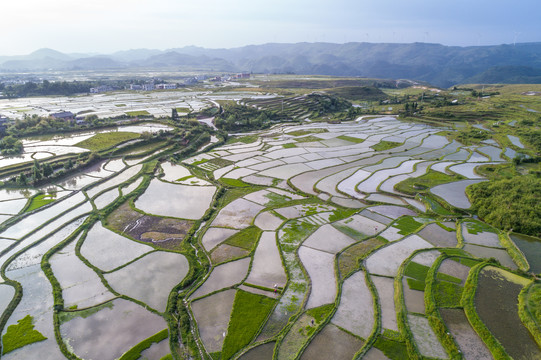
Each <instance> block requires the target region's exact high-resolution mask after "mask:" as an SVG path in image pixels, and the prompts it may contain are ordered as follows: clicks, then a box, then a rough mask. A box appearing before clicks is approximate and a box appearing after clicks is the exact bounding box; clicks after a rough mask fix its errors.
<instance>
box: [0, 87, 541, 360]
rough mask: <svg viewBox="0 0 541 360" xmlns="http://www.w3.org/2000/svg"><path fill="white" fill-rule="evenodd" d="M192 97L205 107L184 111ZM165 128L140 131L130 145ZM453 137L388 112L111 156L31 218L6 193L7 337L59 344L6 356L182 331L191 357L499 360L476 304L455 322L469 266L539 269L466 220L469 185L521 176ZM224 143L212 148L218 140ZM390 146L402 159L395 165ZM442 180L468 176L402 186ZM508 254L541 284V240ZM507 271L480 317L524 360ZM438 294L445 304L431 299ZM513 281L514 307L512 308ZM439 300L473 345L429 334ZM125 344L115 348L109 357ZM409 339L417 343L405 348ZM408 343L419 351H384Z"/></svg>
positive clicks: (2, 203) (494, 147)
mask: <svg viewBox="0 0 541 360" xmlns="http://www.w3.org/2000/svg"><path fill="white" fill-rule="evenodd" d="M181 93H182V92H179V94H181ZM224 95H225V96H229V95H227V94H224ZM231 96H232V97H235V96H242V95H231ZM162 100H163V101H166V100H165V99H162ZM170 100H171V101H173V99H170ZM114 101H116V102H119V103H120V101H122V103H126V104H128V103H129V102H130V101H132V100H130V99H129V98H125V99H120V98H118V99H116V100H114ZM167 101H169V100H167ZM175 101H179V104H180V102H186V103H190V104H192V103H191V102H190V101H192V100H191V99H182V96H180V97H179V98H178V99H177V100H175ZM206 102H207V99H199V100H197V101H195V100H194V101H193V104H192V105H193V107H194V108H197V107H202V106H204V104H205V103H206ZM171 104H172V103H171ZM171 104H169V105H167V106H170V105H171ZM179 106H180V105H179ZM182 107H189V106H187V105H186V104H184V105H182ZM116 110H117V111H122V109H116ZM158 113H159V112H156V114H158ZM161 126H164V125H163V124H162V125H161ZM160 129H162V130H163V129H164V128H163V127H160V125H156V126H154V125H152V126H151V125H150V124H146V125H145V124H141V125H133V126H125V127H124V129H122V131H129V132H134V133H141V132H143V131H159V130H160ZM439 132H440V129H436V128H433V127H431V126H429V125H421V124H415V123H413V122H408V123H404V122H401V121H399V120H398V119H397V118H395V117H391V116H387V117H374V118H369V119H359V120H358V121H351V122H344V123H342V124H330V123H316V122H314V123H309V124H308V123H307V124H304V125H303V124H300V125H299V124H290V126H284V125H280V124H277V125H275V126H273V127H272V128H271V129H268V130H264V131H260V132H257V133H250V134H242V135H238V136H231V138H232V139H236V138H243V139H244V140H245V141H247V143H243V142H233V141H231V142H228V143H226V144H223V143H222V144H223V145H220V146H217V147H214V148H211V150H205V151H202V152H194V153H192V154H191V155H190V156H184V157H182V156H175V155H172V156H170V155H168V154H171V153H172V152H173V151H176V150H171V152H169V153H167V152H163V151H164V150H163V148H161V149H155V151H154V150H153V149H152V148H151V147H149V148H148V149H146V150H145V153H144V154H142V153H141V155H136V156H140V158H134V156H133V154H132V155H130V156H128V157H127V158H126V157H124V158H123V157H122V156H121V155H114V156H112V157H111V158H104V159H101V160H100V162H99V164H96V165H94V166H92V167H90V168H88V169H85V170H84V171H81V172H79V173H77V174H74V175H70V176H69V178H66V179H63V180H62V181H58V182H57V184H56V186H57V189H58V190H59V192H58V195H57V198H55V199H54V200H53V201H52V202H50V203H48V204H45V205H44V206H43V207H41V208H37V209H35V210H33V211H32V212H30V213H22V211H24V208H25V207H26V206H27V204H28V203H29V199H30V198H31V197H32V196H33V195H35V194H37V193H38V190H37V189H30V188H29V189H28V190H27V191H23V190H17V191H12V190H10V191H8V190H0V216H5V218H0V220H1V219H5V222H4V224H3V225H2V227H1V228H0V264H2V267H3V273H2V277H3V281H4V282H6V283H5V284H0V309H1V310H2V311H4V313H3V317H4V320H5V321H6V326H4V328H3V329H2V331H3V332H2V333H3V334H4V335H5V334H6V333H7V332H8V329H7V326H9V325H16V324H18V321H19V320H21V319H23V318H25V316H27V315H30V316H31V317H32V324H33V326H34V329H35V330H37V331H38V332H39V333H41V334H42V335H43V336H45V337H47V340H44V341H40V342H34V343H30V344H28V345H26V346H23V347H21V348H20V349H16V350H14V351H13V352H11V353H8V354H6V355H5V357H6V358H14V359H15V358H21V356H27V355H28V356H30V357H29V358H31V355H34V354H36V351H37V352H39V353H45V352H47V353H48V354H49V353H50V354H52V355H51V356H53V357H49V358H51V359H53V358H62V357H65V355H66V354H65V352H66V351H67V352H69V353H72V354H74V355H76V356H78V357H80V358H81V359H92V358H104V359H105V358H119V357H121V356H122V355H123V354H124V353H126V351H128V350H130V349H132V348H133V347H135V346H137V345H138V344H140V343H141V342H143V341H144V340H145V339H148V338H149V337H152V336H154V335H156V334H158V333H159V332H161V331H163V330H166V331H168V332H169V333H171V334H174V336H176V337H177V338H174V339H172V341H173V344H177V343H178V341H179V338H180V339H181V340H183V339H186V342H183V341H181V343H182V344H183V346H186V348H184V349H183V350H182V351H187V352H190V354H191V355H190V356H192V357H193V358H194V359H199V358H205V359H210V358H219V357H220V356H222V355H221V353H222V351H223V354H226V353H227V351H230V349H229V348H228V347H229V346H233V348H234V349H235V351H237V348H238V349H239V350H238V352H236V353H235V355H234V356H231V357H229V358H239V359H243V360H244V359H248V360H250V359H272V358H276V359H319V358H322V359H323V358H332V357H336V358H338V359H352V358H353V357H354V356H356V354H358V353H359V351H361V349H363V350H362V352H363V354H365V355H363V357H361V358H366V359H381V358H384V356H387V357H388V358H393V356H394V358H409V357H412V356H413V355H416V356H424V357H427V358H441V359H447V358H454V357H456V349H455V348H453V346H458V348H459V349H460V350H461V351H462V353H463V355H464V357H465V358H467V359H474V358H479V359H483V358H489V356H490V350H489V347H488V346H487V345H486V344H484V342H483V339H484V338H483V337H481V336H479V335H477V332H476V329H475V327H472V326H471V325H469V322H468V318H467V316H466V313H465V312H464V310H463V308H462V305H461V304H460V303H459V304H458V305H457V306H455V307H453V308H449V305H448V304H450V303H452V302H450V300H453V299H454V300H456V299H455V297H452V296H451V295H449V294H446V293H445V291H446V289H448V288H449V289H451V288H452V289H458V290H460V292H466V291H467V290H466V288H467V287H466V286H465V285H466V282H467V279H468V276H469V275H470V272H471V271H472V270H471V267H472V266H473V265H475V264H477V263H479V262H482V261H485V260H488V259H490V258H495V259H497V260H498V261H499V263H500V264H501V266H502V267H503V268H505V269H509V270H515V269H518V268H519V267H520V266H523V265H522V264H519V263H516V262H515V261H517V254H515V253H513V252H512V249H510V248H509V245H508V244H506V243H505V242H504V241H503V240H502V241H501V242H500V239H504V236H505V234H503V233H501V232H500V231H499V230H497V229H494V228H491V227H489V226H488V225H486V224H484V223H483V222H482V221H481V220H473V219H471V217H470V216H469V214H467V212H466V211H465V210H466V209H469V208H470V205H471V204H470V203H469V199H468V198H467V196H466V192H465V191H466V187H468V186H475V184H476V183H478V182H481V181H487V179H485V178H484V177H483V176H482V175H481V174H480V173H478V172H477V171H476V168H477V167H478V166H480V165H484V164H490V163H494V162H497V163H505V161H504V159H503V156H504V155H503V150H502V149H503V148H500V147H499V145H498V143H497V142H496V143H492V142H486V143H483V144H481V145H479V146H465V145H463V144H462V143H460V142H458V141H456V140H453V139H447V138H445V137H443V136H441V135H440V134H438V135H436V134H437V133H439ZM92 136H93V134H92V133H91V132H88V133H84V134H78V135H77V137H73V138H70V137H68V136H65V137H62V136H60V137H52V138H47V139H45V138H44V139H29V140H26V141H25V143H24V145H25V149H28V151H33V153H32V154H34V155H35V156H45V155H36V154H37V153H45V150H46V149H47V150H50V154H51V155H50V156H51V157H54V156H58V154H63V152H62V151H60V150H61V149H59V148H60V147H62V148H63V149H64V150H66V151H67V148H70V149H72V148H76V147H77V146H76V145H77V144H78V143H79V142H80V141H82V140H84V139H89V138H91V137H92ZM212 136H214V138H213V141H214V142H213V143H212V144H215V141H218V140H217V139H218V138H219V135H218V134H217V133H213V134H212ZM356 139H357V140H356ZM244 140H243V141H244ZM361 140H362V141H361ZM389 141H392V142H394V143H396V144H395V145H394V147H392V148H385V149H384V150H378V149H380V148H381V147H383V146H384V145H385V146H387V145H386V144H389V143H388V142H389ZM510 141H511V140H510ZM382 144H383V145H382ZM206 145H207V144H204V145H202V146H201V148H203V146H206ZM164 146H165V145H164ZM513 146H514V148H515V150H516V147H517V145H513ZM47 147H49V148H47ZM54 147H56V148H54ZM32 148H33V149H32ZM57 148H58V149H57ZM126 149H127V150H126V153H127V152H130V151H131V150H130V149H131V148H129V147H127V148H126ZM53 150H55V151H57V152H54V151H53ZM25 151H26V150H25ZM70 151H71V150H70ZM75 151H77V150H75ZM83 151H86V150H84V149H83ZM115 154H116V153H115ZM123 154H124V153H123ZM164 154H165V155H164ZM25 156H26V155H25ZM47 156H49V155H47ZM0 166H1V163H0ZM431 170H434V171H431ZM429 172H431V173H436V174H440V175H441V174H444V173H445V174H446V175H447V176H450V177H451V176H453V174H454V173H456V174H461V175H462V176H464V177H466V178H467V179H465V180H459V181H453V182H448V183H443V184H441V183H440V184H438V185H435V186H430V187H428V188H427V189H424V190H426V191H427V192H426V193H430V192H431V193H432V194H434V195H435V196H432V197H431V196H430V195H429V196H428V197H425V196H421V195H422V194H419V195H418V194H416V193H408V194H405V193H402V192H401V191H400V189H401V187H400V186H398V184H400V183H401V182H402V181H404V180H407V179H410V178H417V177H420V176H423V175H425V174H427V173H429ZM459 179H463V178H460V177H459ZM60 191H61V192H60ZM426 193H424V194H426ZM438 211H439V212H438ZM445 211H447V212H445ZM468 211H470V210H468ZM511 239H512V240H513V241H514V242H515V244H516V246H517V247H518V248H519V249H520V250H521V251H522V252H523V253H524V255H525V258H526V259H527V260H528V262H529V264H530V267H531V268H530V270H531V271H534V272H539V271H538V269H539V267H538V265H539V264H538V263H539V262H538V261H537V258H538V256H536V254H537V253H538V251H537V250H536V249H537V245H536V244H537V242H530V241H529V239H528V241H526V240H523V239H521V238H519V237H518V235H515V234H511ZM518 256H520V254H519V255H518ZM412 264H413V265H412ZM436 266H438V267H437V268H436ZM521 268H522V267H521ZM492 272H493V268H485V269H484V270H483V271H482V272H481V275H480V277H479V282H478V284H475V285H474V286H473V287H472V291H475V303H476V309H477V312H478V314H479V317H480V318H481V320H482V321H483V323H484V324H485V325H486V326H487V327H488V328H489V330H490V332H491V333H492V334H493V335H494V336H495V337H496V338H497V339H498V340H499V341H500V342H501V343H502V345H503V346H504V348H505V351H507V352H508V354H509V355H511V356H512V357H516V358H527V357H528V356H530V355H532V354H533V356H537V355H538V354H539V347H538V346H537V345H536V344H535V342H533V340H532V339H531V338H530V340H529V341H531V342H530V343H528V344H527V345H525V346H522V348H521V349H519V346H517V345H516V344H519V343H520V344H524V343H526V342H527V341H526V340H524V338H526V337H529V336H530V334H529V330H528V329H527V328H526V327H525V326H524V325H523V324H522V322H521V320H520V317H519V316H518V312H517V305H516V298H517V295H518V292H519V291H520V289H521V288H522V286H524V284H525V282H527V281H529V280H528V279H527V278H526V277H524V276H522V275H518V274H515V273H512V272H510V271H508V270H501V272H500V273H498V274H499V275H497V276H496V275H494V274H493V273H492ZM502 272H503V273H502ZM432 273H434V276H435V278H434V279H429V278H428V274H432ZM501 274H506V275H505V276H504V275H501ZM509 274H512V276H511V275H509ZM508 275H509V276H508ZM515 277H516V278H515ZM509 278H511V279H512V280H509ZM502 279H504V280H502ZM517 279H518V280H517ZM10 280H11V281H13V280H15V281H17V282H19V284H20V285H21V286H22V290H23V292H22V294H23V296H22V298H21V301H20V303H19V304H16V305H17V306H10V302H11V300H12V299H14V298H15V297H16V294H17V291H18V290H17V291H16V290H15V288H14V287H13V286H12V285H10V284H12V283H11V282H8V281H10ZM431 281H432V288H431V289H432V290H431V291H433V294H429V293H425V291H427V292H428V290H426V289H430V287H428V286H427V284H428V283H430V282H431ZM179 284H182V285H181V286H178V285H179ZM502 286H503V288H505V289H508V291H507V290H506V294H505V296H500V295H501V294H499V293H498V294H496V293H495V292H498V291H500V292H501V288H502ZM173 289H175V291H172V290H173ZM177 290H178V291H177ZM239 290H242V291H239ZM507 293H510V294H512V296H507ZM53 294H54V296H53ZM238 294H249V296H257V297H258V298H262V299H268V301H270V302H271V305H270V306H269V307H268V308H265V311H266V312H265V313H268V317H264V318H261V319H260V321H259V320H258V323H257V324H255V323H254V324H249V321H248V320H249V319H252V318H254V315H256V314H258V311H260V310H261V308H260V307H258V306H256V305H253V306H252V305H250V304H248V303H242V304H240V305H239V304H238V303H237V301H236V300H235V299H236V298H238V297H239V295H238ZM428 295H435V298H436V302H435V305H436V306H435V311H438V312H439V314H440V316H441V318H442V320H443V322H444V323H445V325H446V327H447V329H448V331H449V335H448V336H451V337H452V338H453V339H454V344H456V345H453V346H450V345H449V342H446V341H442V339H441V338H440V336H441V331H440V330H441V329H436V328H433V327H432V325H433V322H432V321H429V319H430V318H431V316H434V313H430V311H432V309H431V308H430V307H428V306H427V301H428V300H427V296H428ZM447 295H449V296H448V298H445V296H447ZM497 298H501V299H500V300H501V301H503V303H500V302H497V301H496V300H495V299H497ZM500 300H498V301H500ZM172 301H174V303H173V302H172ZM513 301H514V302H513ZM512 302H513V303H512ZM455 305H456V304H455ZM511 308H512V310H510V309H511ZM170 311H172V312H170ZM504 311H506V314H505V316H504V315H502V316H500V314H499V312H502V313H503V312H504ZM397 314H402V315H401V316H402V317H397ZM495 314H497V315H498V321H496V322H495V320H494V319H496V318H495ZM55 319H56V320H55ZM166 319H167V321H166ZM239 319H242V323H243V324H245V325H243V326H246V327H247V328H246V331H245V332H244V331H242V334H240V333H241V332H239V329H238V328H235V326H237V325H234V324H239V321H240V320H239ZM258 319H259V318H258ZM168 321H169V322H170V323H169V322H168ZM502 323H505V324H502ZM232 324H233V325H232ZM497 326H501V327H502V328H505V329H507V330H506V331H507V332H506V333H502V332H501V331H500V330H498V329H497V328H496V327H497ZM12 329H13V328H12ZM376 329H379V330H380V331H379V332H375V330H376ZM404 329H406V330H407V331H404ZM177 330H178V332H177ZM515 330H516V331H515ZM55 331H56V332H57V333H58V334H59V339H58V340H57V338H56V336H55ZM510 334H511V335H510ZM511 336H512V339H511V340H512V341H509V339H508V338H509V337H511ZM237 337H238V339H237ZM7 339H8V340H3V341H9V336H8V337H7ZM110 339H115V341H114V345H111V346H110V347H104V346H99V344H102V343H105V342H107V341H109V340H110ZM397 339H400V340H397ZM406 339H407V341H408V342H410V343H411V344H414V345H415V346H414V347H411V348H408V347H406V346H405V342H404V341H406ZM500 339H501V340H500ZM57 341H60V343H57ZM169 341H170V340H169V338H167V339H165V340H160V341H157V342H154V344H153V345H150V344H151V343H152V342H149V343H148V347H147V348H146V349H143V350H141V355H142V356H143V357H145V356H146V357H157V358H159V357H162V356H165V355H167V354H168V353H169V352H170V346H169V345H171V344H170V343H169ZM230 341H233V342H235V344H233V345H231V343H230ZM64 344H65V345H66V346H64ZM190 344H191V345H190ZM239 344H240V345H239ZM372 344H377V348H376V347H374V345H372ZM364 346H366V348H363V347H364ZM386 346H387V347H388V348H387V347H386ZM391 347H392V348H393V349H395V350H396V349H398V348H400V349H403V350H400V351H403V352H399V353H400V355H396V354H395V355H393V356H388V355H384V354H391V353H392V351H391V350H390V348H391ZM66 349H67V350H66ZM224 349H225V350H224ZM397 351H398V350H397ZM408 351H409V352H412V351H415V352H416V353H415V354H413V353H411V354H410V353H408ZM63 352H64V353H63ZM417 352H418V353H417ZM224 356H225V355H224ZM44 358H47V357H44ZM224 360H225V359H224Z"/></svg>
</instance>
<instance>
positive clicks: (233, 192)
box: [221, 185, 261, 206]
mask: <svg viewBox="0 0 541 360" xmlns="http://www.w3.org/2000/svg"><path fill="white" fill-rule="evenodd" d="M260 189H261V188H260V187H258V186H253V185H252V186H245V187H232V188H229V189H224V190H225V195H224V196H223V198H222V203H221V205H222V206H225V205H227V204H229V203H230V202H232V201H233V200H235V199H238V198H239V197H242V196H244V195H247V194H250V193H252V192H254V191H257V190H260Z"/></svg>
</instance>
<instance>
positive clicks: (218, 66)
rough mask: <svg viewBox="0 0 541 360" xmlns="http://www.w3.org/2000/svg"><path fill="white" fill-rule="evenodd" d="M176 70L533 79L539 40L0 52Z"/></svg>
mask: <svg viewBox="0 0 541 360" xmlns="http://www.w3.org/2000/svg"><path fill="white" fill-rule="evenodd" d="M93 66H94V67H97V68H134V67H145V68H152V67H157V68H164V67H167V68H175V69H176V70H179V71H187V70H203V71H227V72H230V71H248V72H254V73H296V74H307V75H311V74H319V75H335V76H361V77H370V78H391V79H412V80H422V81H426V82H429V83H432V84H434V85H438V86H442V87H448V86H451V85H454V84H459V83H472V82H478V81H474V80H489V81H490V80H494V81H495V82H499V83H538V82H539V81H540V76H539V74H540V73H541V43H523V44H520V43H519V44H516V45H513V44H511V45H497V46H470V47H458V46H444V45H440V44H427V43H413V44H374V43H346V44H333V43H296V44H264V45H250V46H244V47H239V48H233V49H205V48H201V47H195V46H188V47H183V48H175V49H168V50H164V51H161V50H149V49H138V50H128V51H121V52H117V53H114V54H110V55H99V56H97V55H96V54H93V56H87V57H86V58H85V57H84V55H66V54H62V53H58V52H55V51H52V50H49V49H42V50H39V51H36V52H35V53H32V54H30V55H26V56H18V57H0V71H1V70H4V71H13V70H21V69H40V68H41V69H64V70H69V69H79V70H80V69H89V70H91V69H92V68H93Z"/></svg>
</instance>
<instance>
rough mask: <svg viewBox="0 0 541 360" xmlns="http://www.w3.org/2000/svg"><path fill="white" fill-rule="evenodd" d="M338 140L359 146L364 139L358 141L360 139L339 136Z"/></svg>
mask: <svg viewBox="0 0 541 360" xmlns="http://www.w3.org/2000/svg"><path fill="white" fill-rule="evenodd" d="M338 139H340V140H345V141H349V142H352V143H355V144H360V143H362V142H364V139H360V138H357V137H353V136H347V135H340V136H338Z"/></svg>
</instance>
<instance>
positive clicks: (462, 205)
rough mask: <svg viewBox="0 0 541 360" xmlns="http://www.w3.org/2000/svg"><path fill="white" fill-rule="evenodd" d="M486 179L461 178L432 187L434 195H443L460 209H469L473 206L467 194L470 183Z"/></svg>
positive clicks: (431, 190) (444, 198)
mask: <svg viewBox="0 0 541 360" xmlns="http://www.w3.org/2000/svg"><path fill="white" fill-rule="evenodd" d="M481 181H485V180H461V181H455V182H451V183H447V184H442V185H437V186H434V187H433V188H432V189H430V192H431V193H432V194H434V195H437V196H439V197H441V198H442V199H443V200H445V201H446V202H447V203H449V205H452V206H454V207H457V208H459V209H469V208H470V207H471V203H470V200H469V199H468V197H467V196H466V188H467V187H468V186H470V185H473V184H477V183H478V182H481Z"/></svg>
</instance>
